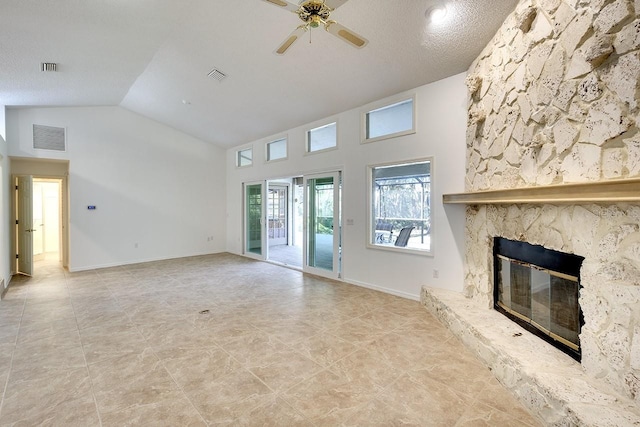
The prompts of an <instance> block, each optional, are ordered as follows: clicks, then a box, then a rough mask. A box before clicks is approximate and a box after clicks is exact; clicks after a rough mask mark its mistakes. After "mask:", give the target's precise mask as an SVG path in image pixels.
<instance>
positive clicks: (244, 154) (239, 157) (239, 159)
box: [236, 148, 253, 167]
mask: <svg viewBox="0 0 640 427" xmlns="http://www.w3.org/2000/svg"><path fill="white" fill-rule="evenodd" d="M252 164H253V148H247V149H244V150H238V151H237V152H236V166H238V167H244V166H251V165H252Z"/></svg>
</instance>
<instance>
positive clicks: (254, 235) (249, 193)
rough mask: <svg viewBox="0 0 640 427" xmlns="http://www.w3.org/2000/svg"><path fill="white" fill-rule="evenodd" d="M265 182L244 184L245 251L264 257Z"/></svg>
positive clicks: (248, 253) (247, 253)
mask: <svg viewBox="0 0 640 427" xmlns="http://www.w3.org/2000/svg"><path fill="white" fill-rule="evenodd" d="M263 194H264V184H263V183H262V182H260V183H250V184H245V186H244V210H245V212H244V219H245V220H244V224H245V230H244V253H245V254H246V255H254V256H256V257H258V258H261V259H262V258H263V247H264V245H263V234H264V233H263V231H262V228H263V224H262V218H264V212H263V210H264V204H263V200H264V195H263Z"/></svg>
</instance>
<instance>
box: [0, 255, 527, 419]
mask: <svg viewBox="0 0 640 427" xmlns="http://www.w3.org/2000/svg"><path fill="white" fill-rule="evenodd" d="M0 384H3V385H4V393H3V395H2V405H1V409H0V425H1V426H6V425H25V426H34V425H59V426H112V425H113V426H123V425H152V426H161V425H167V426H204V425H215V426H224V425H239V426H314V425H316V426H340V425H343V426H399V425H402V426H418V425H440V426H487V425H490V426H498V425H499V426H534V425H539V424H538V422H537V421H536V420H535V419H533V418H532V417H531V416H530V415H529V413H528V412H527V411H526V410H525V409H524V408H523V407H522V406H521V405H520V404H518V403H517V402H516V400H515V399H514V398H513V397H512V396H511V395H510V394H509V393H508V392H507V391H506V390H505V389H504V388H503V387H502V386H501V385H500V384H499V383H498V382H497V381H496V380H495V379H493V377H492V375H491V373H490V372H489V370H488V369H487V368H485V367H484V366H482V365H481V364H480V363H479V362H478V361H477V360H476V359H475V358H474V357H473V356H472V355H471V354H470V353H469V352H467V351H466V350H465V348H464V347H463V346H462V345H461V344H460V343H459V342H458V341H457V340H456V339H455V338H454V337H453V336H452V335H451V334H450V333H449V332H448V331H447V330H446V329H445V328H444V327H443V326H441V325H440V324H439V323H438V322H437V321H436V320H435V319H434V318H433V317H432V316H431V315H430V314H428V313H427V312H426V310H425V309H424V308H422V307H421V306H420V304H419V303H417V302H415V301H409V300H405V299H401V298H397V297H394V296H391V295H387V294H383V293H379V292H374V291H371V290H367V289H363V288H358V287H355V286H350V285H346V284H343V283H338V282H334V281H330V280H325V279H320V278H317V277H312V276H305V275H302V274H301V273H300V272H298V271H294V270H290V269H286V268H282V267H279V266H275V265H271V264H267V263H262V262H255V261H251V260H247V259H245V258H241V257H238V256H234V255H229V254H221V255H213V256H204V257H194V258H186V259H180V260H172V261H163V262H154V263H146V264H139V265H132V266H124V267H116V268H109V269H102V270H95V271H88V272H81V273H67V272H65V271H63V270H62V269H61V268H59V267H58V266H56V265H55V264H54V265H44V266H39V268H38V270H37V274H36V276H35V277H34V278H31V279H25V278H16V279H14V281H13V282H12V286H11V287H10V289H9V291H8V293H7V295H6V297H5V299H4V300H2V301H1V302H0Z"/></svg>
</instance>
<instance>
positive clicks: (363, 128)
mask: <svg viewBox="0 0 640 427" xmlns="http://www.w3.org/2000/svg"><path fill="white" fill-rule="evenodd" d="M407 101H411V106H412V108H411V110H412V114H411V121H412V125H413V126H412V127H411V129H407V130H403V131H400V132H394V133H390V134H387V135H381V136H376V137H375V138H367V133H368V126H367V124H368V120H367V116H368V115H369V114H370V113H372V112H375V111H377V110H382V109H384V108H389V107H393V106H395V105H398V104H402V103H404V102H407ZM416 110H417V95H416V94H415V93H413V94H409V95H404V96H395V97H393V98H388V99H386V100H384V101H379V102H376V103H374V104H370V105H369V106H368V107H367V108H365V109H363V110H362V114H361V115H360V132H361V142H360V143H361V144H369V143H371V142H376V141H383V140H385V139H391V138H397V137H400V136H405V135H412V134H415V133H416V132H417V120H416V118H417V113H416Z"/></svg>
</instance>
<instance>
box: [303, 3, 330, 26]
mask: <svg viewBox="0 0 640 427" xmlns="http://www.w3.org/2000/svg"><path fill="white" fill-rule="evenodd" d="M331 12H332V9H331V8H329V7H328V6H327V5H325V4H324V1H322V0H309V1H306V2H304V3H302V4H301V5H300V9H299V10H298V16H299V17H300V19H302V20H303V21H304V22H305V23H307V24H309V25H310V26H311V27H313V28H316V27H318V26H319V24H320V23H325V22H326V21H327V20H328V19H329V15H331Z"/></svg>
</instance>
